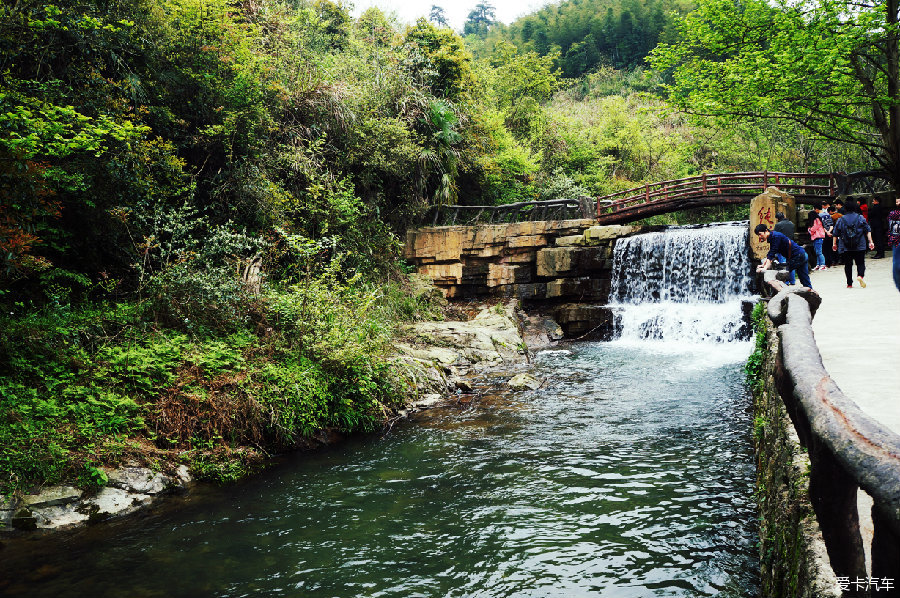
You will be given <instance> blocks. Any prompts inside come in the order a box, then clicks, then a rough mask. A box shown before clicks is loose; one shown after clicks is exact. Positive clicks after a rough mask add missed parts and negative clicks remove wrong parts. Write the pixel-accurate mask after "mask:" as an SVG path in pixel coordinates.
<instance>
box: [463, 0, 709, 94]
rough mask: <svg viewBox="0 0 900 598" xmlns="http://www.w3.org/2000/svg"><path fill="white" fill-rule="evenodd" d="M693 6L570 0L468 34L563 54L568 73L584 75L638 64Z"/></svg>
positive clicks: (652, 0) (655, 0)
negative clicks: (674, 21)
mask: <svg viewBox="0 0 900 598" xmlns="http://www.w3.org/2000/svg"><path fill="white" fill-rule="evenodd" d="M692 7H693V3H692V2H690V1H688V0H567V1H565V2H558V3H551V4H549V5H548V6H545V7H544V8H542V9H540V10H538V11H536V12H534V13H532V14H529V15H527V16H524V17H521V18H519V19H517V20H516V21H515V22H513V23H512V24H511V25H509V26H508V27H504V26H502V25H498V24H495V25H494V26H493V27H490V28H488V27H487V26H482V27H476V26H474V25H472V26H470V22H471V19H472V16H471V15H470V17H469V18H470V21H469V22H467V23H466V30H465V31H464V33H466V34H473V35H479V36H480V37H482V38H485V40H486V43H487V45H488V46H489V47H493V45H494V44H495V43H496V42H497V41H499V40H505V41H509V42H511V43H513V44H515V45H516V46H517V47H519V48H521V49H522V50H526V51H527V50H531V51H534V52H536V53H537V54H538V55H540V56H547V55H551V54H554V53H558V54H559V66H560V68H561V70H562V72H563V74H564V75H565V76H566V77H580V76H581V75H584V74H585V73H588V72H590V71H592V70H594V69H596V68H597V67H599V66H611V67H614V68H619V69H630V68H633V67H636V66H639V65H640V64H641V63H642V62H643V60H644V57H645V56H647V54H648V53H649V52H650V50H652V49H653V48H654V47H656V44H657V43H659V42H660V41H671V40H672V38H673V36H674V26H673V17H674V15H678V14H682V15H683V14H685V13H687V12H688V11H689V10H690V9H691V8H692Z"/></svg>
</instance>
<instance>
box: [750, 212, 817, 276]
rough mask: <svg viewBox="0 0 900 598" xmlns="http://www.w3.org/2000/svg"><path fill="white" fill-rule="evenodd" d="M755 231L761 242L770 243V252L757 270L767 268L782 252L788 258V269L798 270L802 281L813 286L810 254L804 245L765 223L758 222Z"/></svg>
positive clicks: (760, 270)
mask: <svg viewBox="0 0 900 598" xmlns="http://www.w3.org/2000/svg"><path fill="white" fill-rule="evenodd" d="M753 232H754V233H756V236H757V237H758V238H759V242H760V243H768V244H769V253H768V254H767V255H766V259H764V260H763V263H762V265H760V266H759V267H757V268H756V271H757V272H762V271H763V270H766V269H767V268H768V267H769V266H771V265H772V262H773V261H775V256H777V255H779V254H780V255H783V256H784V257H786V258H787V264H788V266H787V267H788V269H790V270H794V271H796V272H797V277H798V278H799V279H800V283H801V284H802V285H803V286H805V287H807V288H810V289H811V288H812V282H811V281H810V280H809V256H808V255H806V251H805V250H804V249H803V248H802V247H800V246H799V245H797V244H796V243H794V242H793V241H792V240H790V239H788V238H787V237H786V236H784V235H783V234H781V233H779V232H776V231H773V230H769V229H768V227H767V226H766V225H765V224H758V225H757V226H756V228H755V229H753Z"/></svg>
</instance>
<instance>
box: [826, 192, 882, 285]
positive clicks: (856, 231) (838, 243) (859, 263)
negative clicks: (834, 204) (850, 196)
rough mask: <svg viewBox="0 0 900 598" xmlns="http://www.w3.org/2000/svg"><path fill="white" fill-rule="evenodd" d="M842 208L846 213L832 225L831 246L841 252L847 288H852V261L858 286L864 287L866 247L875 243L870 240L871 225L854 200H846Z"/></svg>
mask: <svg viewBox="0 0 900 598" xmlns="http://www.w3.org/2000/svg"><path fill="white" fill-rule="evenodd" d="M844 210H845V211H846V212H847V213H846V214H844V217H843V218H841V219H840V220H838V221H837V223H836V224H835V225H834V240H833V241H832V247H833V248H834V250H835V251H837V252H838V253H840V254H841V259H843V261H844V275H845V276H846V277H847V288H848V289H850V288H853V264H854V263H855V264H856V274H857V276H856V280H858V281H859V286H861V287H862V288H866V280H865V276H866V247H868V248H869V249H874V248H875V243H873V242H872V227H870V226H869V223H868V222H866V219H865V218H863V217H862V214H860V213H859V205H858V204H857V203H856V202H855V201H853V200H847V203H846V204H845V205H844ZM866 241H868V243H867V242H866Z"/></svg>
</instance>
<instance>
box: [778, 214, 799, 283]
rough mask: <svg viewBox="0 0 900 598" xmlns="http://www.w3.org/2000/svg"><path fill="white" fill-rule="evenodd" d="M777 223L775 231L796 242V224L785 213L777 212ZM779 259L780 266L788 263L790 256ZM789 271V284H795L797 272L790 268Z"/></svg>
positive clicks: (780, 255) (782, 256) (781, 255)
mask: <svg viewBox="0 0 900 598" xmlns="http://www.w3.org/2000/svg"><path fill="white" fill-rule="evenodd" d="M775 221H776V222H775V226H774V227H773V230H774V231H775V232H776V233H781V234H782V235H784V236H785V237H787V238H788V239H790V240H791V241H793V240H794V230H795V229H794V223H793V222H791V221H790V220H788V219H787V216H785V215H784V212H775ZM779 257H780V259H779V260H778V263H780V264H783V263H785V262H787V261H788V259H787V257H788V256H786V255H784V254H779ZM788 271H789V272H790V277H789V278H788V284H794V282H795V278H794V274H795V271H794V269H793V268H788Z"/></svg>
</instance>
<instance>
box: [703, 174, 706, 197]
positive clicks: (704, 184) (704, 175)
mask: <svg viewBox="0 0 900 598" xmlns="http://www.w3.org/2000/svg"><path fill="white" fill-rule="evenodd" d="M703 195H706V173H705V172H704V173H703Z"/></svg>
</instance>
